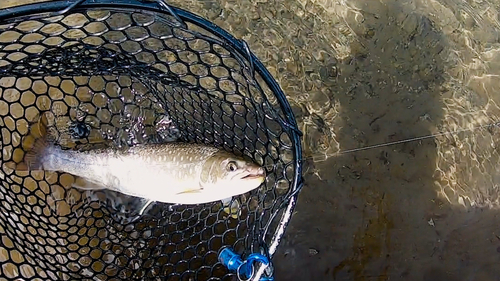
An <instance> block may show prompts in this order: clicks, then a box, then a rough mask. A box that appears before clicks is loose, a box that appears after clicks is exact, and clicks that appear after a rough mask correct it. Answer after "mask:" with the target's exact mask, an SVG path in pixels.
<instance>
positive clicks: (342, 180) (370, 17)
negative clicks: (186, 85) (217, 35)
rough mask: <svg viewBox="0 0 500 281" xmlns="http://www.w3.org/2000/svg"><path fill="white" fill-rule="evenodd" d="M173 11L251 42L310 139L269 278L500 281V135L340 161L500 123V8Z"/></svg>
mask: <svg viewBox="0 0 500 281" xmlns="http://www.w3.org/2000/svg"><path fill="white" fill-rule="evenodd" d="M20 2H31V0H30V1H16V4H17V3H20ZM168 2H169V3H172V4H174V5H176V6H178V7H182V8H185V9H188V10H190V11H192V12H194V13H197V14H199V15H201V16H203V17H205V18H208V19H209V20H212V21H213V22H215V23H216V24H218V25H219V26H221V27H223V28H225V29H226V30H228V31H229V32H231V33H232V34H233V35H235V36H236V37H238V38H243V39H245V40H246V41H247V42H248V44H249V46H250V48H251V49H252V50H253V52H254V53H255V54H256V55H257V56H258V57H259V58H260V59H261V60H262V62H263V63H264V64H265V65H266V67H267V68H268V69H269V70H270V71H271V73H272V74H273V76H274V77H275V78H276V79H277V81H278V82H279V83H280V85H281V87H282V89H283V90H284V92H285V93H286V94H287V96H288V99H289V101H290V102H291V104H292V106H293V107H294V110H295V114H296V117H297V118H298V122H299V124H300V128H301V130H302V131H303V132H304V133H305V135H304V138H303V141H304V142H303V145H304V154H305V156H307V157H310V158H314V161H313V160H310V161H308V162H307V166H306V173H305V181H306V186H305V187H304V189H303V191H302V192H301V194H300V196H299V201H298V205H297V208H296V213H295V214H294V216H293V218H292V221H291V223H290V225H289V227H288V229H287V231H286V235H285V238H284V239H283V240H282V242H281V244H280V246H279V248H278V252H277V253H276V255H275V258H274V264H275V267H276V280H402V279H404V280H498V276H500V268H498V266H496V265H497V264H498V262H499V261H500V236H499V235H500V230H498V229H499V228H498V225H499V224H500V217H499V212H500V210H499V206H500V201H499V199H500V194H499V187H498V185H499V184H500V178H499V177H500V172H499V168H498V166H497V165H496V163H497V162H498V158H499V153H498V151H497V147H498V144H499V142H498V137H499V135H500V130H499V128H497V127H492V128H490V129H489V130H487V129H482V130H475V131H473V132H465V133H459V134H453V135H446V136H440V137H437V138H435V139H427V140H423V141H414V142H408V143H405V144H399V145H394V146H386V147H381V148H375V149H371V150H363V151H359V152H354V153H347V154H340V155H338V154H337V155H334V154H335V153H336V152H339V151H345V150H349V149H353V148H359V147H365V146H370V145H376V144H380V143H386V142H391V141H397V140H403V139H409V138H414V137H418V136H424V135H428V134H435V133H440V132H446V131H456V130H460V129H467V128H474V127H477V126H483V125H486V124H490V123H495V122H498V121H499V120H500V116H499V115H500V107H499V105H498V103H499V102H500V95H499V94H498V90H499V87H500V86H499V85H500V83H499V82H500V57H499V55H500V44H499V38H500V23H499V20H500V18H499V14H498V11H499V9H500V1H481V0H476V1H459V0H439V1H438V0H435V1H429V0H408V1H393V0H387V1H359V0H351V1H343V0H337V1H333V0H318V1H306V0H304V1H286V2H283V1H278V0H276V1H266V0H260V1H248V0H240V1H227V0H218V1H213V0H212V1H192V0H191V1H180V0H176V1H173V0H171V1H168ZM3 3H7V4H5V5H13V4H14V3H13V1H12V3H11V2H9V1H7V2H3ZM324 155H334V156H330V157H324Z"/></svg>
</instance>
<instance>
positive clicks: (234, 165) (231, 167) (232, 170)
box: [227, 161, 238, 172]
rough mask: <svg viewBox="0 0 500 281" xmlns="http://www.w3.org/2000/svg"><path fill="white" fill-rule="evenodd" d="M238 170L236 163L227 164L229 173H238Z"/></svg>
mask: <svg viewBox="0 0 500 281" xmlns="http://www.w3.org/2000/svg"><path fill="white" fill-rule="evenodd" d="M237 168H238V166H236V162H234V161H231V162H229V163H227V170H228V171H230V172H234V171H236V169H237Z"/></svg>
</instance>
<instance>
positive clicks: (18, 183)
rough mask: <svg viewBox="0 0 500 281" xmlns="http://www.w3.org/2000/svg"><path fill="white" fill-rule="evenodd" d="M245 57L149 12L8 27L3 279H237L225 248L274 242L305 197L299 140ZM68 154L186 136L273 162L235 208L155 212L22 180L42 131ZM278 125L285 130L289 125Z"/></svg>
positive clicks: (72, 15)
mask: <svg viewBox="0 0 500 281" xmlns="http://www.w3.org/2000/svg"><path fill="white" fill-rule="evenodd" d="M241 54H243V52H237V51H235V50H234V49H233V47H231V44H229V43H227V42H225V40H222V39H220V38H218V37H217V36H215V35H214V34H212V33H210V32H209V31H207V30H205V29H204V28H202V27H200V26H198V25H196V24H194V23H189V22H188V24H187V26H185V27H181V26H180V25H178V23H177V21H176V20H175V19H174V18H173V17H171V16H170V15H168V14H165V13H156V12H154V11H152V10H137V9H127V8H126V7H122V8H120V9H111V8H110V9H108V8H88V9H87V8H85V9H84V8H82V7H79V8H78V7H77V8H75V9H73V10H71V11H70V12H68V13H66V14H65V15H59V16H47V15H46V14H31V15H27V16H22V17H17V18H11V19H8V20H4V21H3V22H2V25H0V75H1V79H0V96H1V99H0V130H1V138H2V139H1V148H2V162H3V163H4V164H3V165H2V169H1V171H0V182H1V184H0V276H1V277H0V280H16V278H23V279H25V280H81V279H88V280H123V279H127V280H128V279H142V280H151V279H153V280H159V279H158V278H162V280H163V278H168V280H232V279H233V278H234V277H235V275H234V274H233V273H230V272H228V271H227V270H226V268H225V267H224V266H223V265H222V264H220V263H219V262H218V261H217V255H218V252H219V250H220V248H221V247H223V246H231V247H232V248H234V250H235V251H236V252H237V253H239V254H242V255H248V254H250V253H254V252H260V251H261V250H262V249H265V248H266V246H268V245H269V244H270V243H272V242H273V241H274V240H275V239H276V237H275V230H276V229H277V227H278V224H279V223H280V221H281V219H282V212H283V209H284V207H285V206H286V205H287V204H288V202H289V201H288V200H289V199H290V198H291V196H292V195H293V194H294V193H295V192H296V191H297V183H296V182H295V178H296V174H297V173H298V171H297V161H298V159H297V157H298V156H297V155H296V153H295V152H294V151H295V149H296V143H295V141H294V139H295V136H294V134H295V133H296V132H295V130H293V128H289V127H287V126H285V125H286V123H284V122H282V121H283V120H287V118H289V116H288V115H287V114H285V113H283V112H282V109H281V108H282V106H281V104H280V101H279V100H278V99H276V97H275V95H274V93H273V92H272V91H271V90H270V89H269V88H268V85H267V84H266V83H265V82H264V80H263V78H262V77H261V76H260V74H259V72H255V73H254V72H253V69H252V67H251V63H249V62H248V61H247V59H246V58H245V56H244V55H241ZM39 116H45V117H46V118H47V120H48V124H49V130H50V132H51V134H52V135H53V136H54V137H55V138H56V140H57V144H58V145H60V146H62V147H63V148H68V149H91V148H93V147H99V146H103V145H116V146H130V145H134V144H137V143H146V142H167V141H187V142H198V143H205V144H210V145H215V146H219V147H223V148H225V149H226V150H228V151H232V152H235V153H239V154H245V155H248V156H250V157H251V158H253V159H254V160H255V161H256V162H257V163H259V164H261V165H265V167H266V170H267V179H266V182H265V183H264V184H263V185H262V186H261V187H260V188H259V189H256V190H254V191H252V192H250V193H247V194H243V195H241V196H237V197H234V198H232V201H231V203H225V204H226V205H225V206H223V204H222V202H214V203H210V204H203V205H197V206H185V205H173V204H161V203H155V204H153V205H152V206H151V207H150V208H149V209H148V211H147V212H146V213H145V214H144V215H143V216H137V215H134V214H136V213H137V209H138V208H137V206H140V205H141V204H142V203H143V202H142V201H143V200H142V199H141V198H133V197H127V196H125V195H121V194H119V193H114V192H112V191H93V192H89V191H87V192H85V191H82V190H78V189H74V188H72V187H71V185H72V183H73V181H74V177H73V176H72V175H69V174H64V173H57V172H43V171H33V172H22V171H13V170H11V169H9V168H8V167H7V166H6V165H5V162H8V161H11V160H14V161H16V162H19V160H20V159H22V157H23V155H24V153H25V151H26V149H27V148H26V147H27V146H28V145H29V141H30V139H29V138H27V137H26V136H27V135H29V134H30V128H32V124H33V122H36V119H37V118H39ZM280 120H281V121H280Z"/></svg>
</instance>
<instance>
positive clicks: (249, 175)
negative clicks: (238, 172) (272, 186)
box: [241, 169, 266, 180]
mask: <svg viewBox="0 0 500 281" xmlns="http://www.w3.org/2000/svg"><path fill="white" fill-rule="evenodd" d="M265 176H266V174H265V172H264V169H257V170H255V171H248V172H246V173H245V175H244V176H243V177H241V179H242V180H255V179H264V178H265Z"/></svg>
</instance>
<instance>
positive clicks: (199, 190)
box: [177, 188, 201, 195]
mask: <svg viewBox="0 0 500 281" xmlns="http://www.w3.org/2000/svg"><path fill="white" fill-rule="evenodd" d="M200 192H201V188H197V189H188V190H184V191H181V192H178V193H177V195H180V194H193V193H200Z"/></svg>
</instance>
